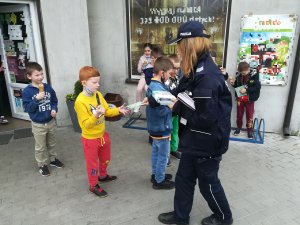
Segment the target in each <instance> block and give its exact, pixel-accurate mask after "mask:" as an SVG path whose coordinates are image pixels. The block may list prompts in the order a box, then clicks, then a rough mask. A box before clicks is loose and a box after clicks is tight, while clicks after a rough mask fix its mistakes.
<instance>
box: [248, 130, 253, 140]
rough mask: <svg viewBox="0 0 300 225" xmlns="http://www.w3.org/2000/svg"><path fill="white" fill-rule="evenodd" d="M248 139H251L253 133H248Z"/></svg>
mask: <svg viewBox="0 0 300 225" xmlns="http://www.w3.org/2000/svg"><path fill="white" fill-rule="evenodd" d="M248 138H249V139H253V132H252V131H248Z"/></svg>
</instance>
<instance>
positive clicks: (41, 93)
mask: <svg viewBox="0 0 300 225" xmlns="http://www.w3.org/2000/svg"><path fill="white" fill-rule="evenodd" d="M35 98H36V99H37V100H42V99H43V98H45V92H44V91H43V92H39V93H38V94H37V95H36V96H35Z"/></svg>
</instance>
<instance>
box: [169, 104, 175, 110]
mask: <svg viewBox="0 0 300 225" xmlns="http://www.w3.org/2000/svg"><path fill="white" fill-rule="evenodd" d="M175 103H176V102H173V103H171V104H169V105H168V107H169V109H171V110H172V109H173V106H174V105H175Z"/></svg>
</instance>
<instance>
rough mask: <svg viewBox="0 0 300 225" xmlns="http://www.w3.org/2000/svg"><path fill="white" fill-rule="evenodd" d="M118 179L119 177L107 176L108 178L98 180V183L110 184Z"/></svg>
mask: <svg viewBox="0 0 300 225" xmlns="http://www.w3.org/2000/svg"><path fill="white" fill-rule="evenodd" d="M116 179H117V176H110V175H108V174H107V175H106V177H104V178H100V177H99V178H98V181H100V182H102V183H107V182H110V181H114V180H116Z"/></svg>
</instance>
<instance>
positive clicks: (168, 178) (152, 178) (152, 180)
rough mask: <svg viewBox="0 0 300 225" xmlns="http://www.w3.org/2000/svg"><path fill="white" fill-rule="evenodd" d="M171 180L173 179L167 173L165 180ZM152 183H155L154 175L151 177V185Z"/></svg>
mask: <svg viewBox="0 0 300 225" xmlns="http://www.w3.org/2000/svg"><path fill="white" fill-rule="evenodd" d="M172 178H173V176H172V174H168V173H166V174H165V180H172ZM154 181H155V175H154V174H152V175H151V183H152V184H153V183H154Z"/></svg>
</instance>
